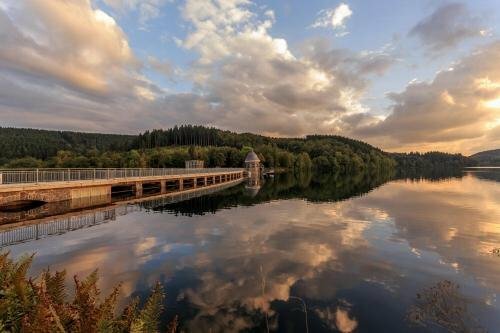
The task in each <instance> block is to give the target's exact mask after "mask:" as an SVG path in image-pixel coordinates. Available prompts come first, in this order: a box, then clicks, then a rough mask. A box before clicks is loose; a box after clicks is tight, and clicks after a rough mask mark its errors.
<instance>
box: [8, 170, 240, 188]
mask: <svg viewBox="0 0 500 333" xmlns="http://www.w3.org/2000/svg"><path fill="white" fill-rule="evenodd" d="M236 171H243V169H240V168H203V169H182V168H170V169H168V168H150V169H145V168H130V169H0V185H2V184H26V183H35V184H37V183H50V182H70V181H82V180H105V179H117V178H138V177H161V176H180V175H189V174H211V173H212V174H213V173H225V172H236Z"/></svg>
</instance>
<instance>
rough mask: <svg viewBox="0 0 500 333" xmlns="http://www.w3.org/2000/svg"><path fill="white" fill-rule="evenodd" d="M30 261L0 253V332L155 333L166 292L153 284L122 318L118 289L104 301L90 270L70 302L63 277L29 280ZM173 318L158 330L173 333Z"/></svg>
mask: <svg viewBox="0 0 500 333" xmlns="http://www.w3.org/2000/svg"><path fill="white" fill-rule="evenodd" d="M32 261H33V256H25V257H23V258H21V259H19V260H18V261H13V260H12V259H10V258H9V254H8V253H0V332H81V333H93V332H106V333H114V332H158V331H159V328H160V315H161V312H162V307H163V300H164V297H165V296H164V292H163V289H162V287H161V285H160V284H157V285H156V286H155V287H154V288H153V290H152V293H151V296H150V297H149V298H148V300H147V301H146V302H145V304H144V305H143V306H142V307H140V306H139V299H137V298H136V299H134V300H132V302H130V303H129V304H128V305H127V306H125V308H124V309H123V311H122V312H121V313H120V314H118V315H117V314H116V312H117V311H116V305H117V300H118V296H119V292H120V286H119V285H118V286H117V287H115V288H114V290H113V291H112V292H111V294H109V295H108V296H107V297H105V298H104V300H101V299H100V291H99V289H98V288H97V282H98V276H97V271H94V272H93V273H92V274H90V275H89V276H88V277H87V278H85V279H84V280H79V279H78V278H77V277H76V276H75V277H74V282H75V291H74V295H72V297H68V295H67V290H66V287H65V277H66V272H65V271H62V272H55V273H51V272H50V271H49V270H47V271H45V272H43V273H42V274H41V275H40V276H39V277H38V278H36V279H31V278H28V277H27V272H28V269H29V268H30V266H31V263H32ZM176 330H177V319H174V321H172V322H171V323H170V324H169V325H168V326H167V327H166V328H165V329H163V330H162V331H165V332H170V333H174V332H176Z"/></svg>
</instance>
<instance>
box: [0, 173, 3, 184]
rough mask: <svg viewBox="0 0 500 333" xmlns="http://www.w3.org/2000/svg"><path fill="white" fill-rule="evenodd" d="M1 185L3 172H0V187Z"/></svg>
mask: <svg viewBox="0 0 500 333" xmlns="http://www.w3.org/2000/svg"><path fill="white" fill-rule="evenodd" d="M2 184H3V172H0V185H2Z"/></svg>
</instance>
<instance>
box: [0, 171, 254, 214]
mask: <svg viewBox="0 0 500 333" xmlns="http://www.w3.org/2000/svg"><path fill="white" fill-rule="evenodd" d="M244 176H245V171H244V169H242V168H203V169H181V168H179V169H167V168H148V169H146V168H128V169H22V170H21V169H19V170H13V169H0V209H2V208H4V209H5V208H9V207H13V206H16V205H23V204H27V203H30V202H41V203H49V202H59V201H66V200H72V201H75V202H78V201H81V200H82V199H86V198H93V197H97V198H104V201H107V200H108V199H109V200H111V196H112V195H113V194H114V193H121V192H133V193H135V194H136V195H137V196H138V197H140V196H142V194H143V192H145V191H151V190H155V189H156V190H158V192H159V193H162V194H164V193H169V192H181V191H184V190H191V189H196V188H199V187H209V186H213V185H217V184H223V183H227V182H232V181H237V180H241V179H243V178H244ZM84 201H85V200H84Z"/></svg>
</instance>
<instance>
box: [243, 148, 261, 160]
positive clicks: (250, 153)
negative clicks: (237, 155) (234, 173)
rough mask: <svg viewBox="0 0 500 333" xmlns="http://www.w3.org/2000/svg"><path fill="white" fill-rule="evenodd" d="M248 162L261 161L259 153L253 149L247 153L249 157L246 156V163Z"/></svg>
mask: <svg viewBox="0 0 500 333" xmlns="http://www.w3.org/2000/svg"><path fill="white" fill-rule="evenodd" d="M248 162H260V159H259V157H258V156H257V154H256V153H255V152H254V151H253V150H252V151H251V152H249V153H248V154H247V157H246V158H245V163H248Z"/></svg>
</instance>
